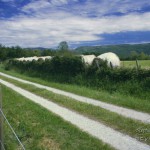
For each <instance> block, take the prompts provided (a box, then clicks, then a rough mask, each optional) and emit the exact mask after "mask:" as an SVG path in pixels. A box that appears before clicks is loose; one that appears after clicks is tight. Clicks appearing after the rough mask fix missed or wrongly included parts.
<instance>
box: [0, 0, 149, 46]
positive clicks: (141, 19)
mask: <svg viewBox="0 0 150 150" xmlns="http://www.w3.org/2000/svg"><path fill="white" fill-rule="evenodd" d="M3 1H12V0H3ZM148 2H149V0H143V1H136V2H135V0H132V1H131V0H124V1H121V0H115V1H114V0H107V1H106V0H97V1H96V0H87V1H86V2H84V3H83V4H82V5H81V3H80V4H79V3H78V0H32V2H30V3H29V4H27V5H25V6H24V7H22V8H20V9H21V12H26V13H27V15H23V14H22V13H20V15H18V16H14V17H12V18H10V19H9V20H4V19H3V20H0V29H1V30H0V43H3V44H6V45H9V46H11V45H20V46H23V47H29V46H30V47H35V46H43V47H51V46H56V45H57V44H58V43H59V42H61V41H64V40H66V41H69V42H71V43H77V42H86V41H95V40H101V39H102V37H100V36H99V35H100V34H104V33H109V34H113V33H117V32H126V31H150V21H148V20H150V13H143V14H140V13H135V12H134V10H140V9H141V8H142V7H143V6H145V5H149V4H148ZM115 12H121V13H125V14H124V16H114V15H110V16H107V17H104V15H106V14H112V13H115ZM127 12H130V13H127ZM90 15H96V16H97V17H95V18H91V17H89V16H90Z"/></svg>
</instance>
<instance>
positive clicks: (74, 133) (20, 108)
mask: <svg viewBox="0 0 150 150" xmlns="http://www.w3.org/2000/svg"><path fill="white" fill-rule="evenodd" d="M2 92H3V111H4V113H5V114H6V116H7V118H8V120H9V121H10V123H11V125H12V126H13V128H14V129H15V131H16V133H17V134H18V136H19V138H20V139H21V141H22V142H23V144H24V145H25V147H26V149H30V150H31V149H32V150H45V149H47V150H48V149H53V150H60V149H62V150H85V149H86V150H91V149H92V150H100V149H102V150H112V149H113V148H111V147H110V146H109V145H107V144H104V143H103V142H101V141H99V140H97V139H96V138H94V137H91V136H90V135H88V134H87V133H85V132H82V131H80V130H79V129H78V128H76V127H75V126H73V125H71V124H69V123H68V122H66V121H64V120H63V119H61V118H60V117H58V116H56V115H54V114H53V113H51V112H49V111H48V110H46V109H44V108H43V107H41V106H39V105H37V104H34V103H33V102H31V101H30V100H28V99H26V98H24V97H23V96H21V95H20V94H18V93H16V92H14V91H13V90H11V89H9V88H6V87H5V86H2ZM4 125H5V126H4V127H5V128H4V129H5V130H4V133H5V139H4V140H5V148H6V149H7V150H16V149H20V147H19V146H18V145H17V144H16V143H17V142H16V141H15V140H14V136H13V135H12V134H11V132H10V131H9V129H8V127H7V125H6V124H5V123H4Z"/></svg>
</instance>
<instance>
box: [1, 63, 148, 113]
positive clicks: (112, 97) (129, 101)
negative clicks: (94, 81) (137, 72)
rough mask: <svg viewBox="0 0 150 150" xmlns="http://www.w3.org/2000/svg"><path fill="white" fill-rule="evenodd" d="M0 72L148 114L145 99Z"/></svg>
mask: <svg viewBox="0 0 150 150" xmlns="http://www.w3.org/2000/svg"><path fill="white" fill-rule="evenodd" d="M0 71H1V72H3V73H6V74H9V75H12V76H15V77H18V78H21V79H24V80H28V81H31V82H35V83H39V84H42V85H46V86H50V87H54V88H58V89H61V90H65V91H68V92H72V93H75V94H78V95H82V96H87V97H90V98H94V99H97V100H101V101H104V102H107V103H111V104H115V105H118V106H122V107H126V108H131V109H134V110H137V111H143V112H147V113H150V101H149V100H146V99H139V98H135V97H131V96H129V95H123V94H120V93H119V92H116V93H113V94H110V93H109V92H107V91H100V90H99V91H98V90H93V89H90V88H87V87H83V86H77V85H71V84H62V83H55V82H49V81H46V80H43V79H40V78H37V77H29V76H26V75H24V74H19V73H17V72H15V71H13V70H11V71H5V70H4V69H3V66H0Z"/></svg>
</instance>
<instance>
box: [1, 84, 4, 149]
mask: <svg viewBox="0 0 150 150" xmlns="http://www.w3.org/2000/svg"><path fill="white" fill-rule="evenodd" d="M3 142H4V141H3V115H2V89H1V86H0V150H3Z"/></svg>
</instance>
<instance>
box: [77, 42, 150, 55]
mask: <svg viewBox="0 0 150 150" xmlns="http://www.w3.org/2000/svg"><path fill="white" fill-rule="evenodd" d="M75 50H76V52H78V53H95V54H101V53H105V52H110V51H111V52H114V53H116V54H118V55H119V56H120V57H128V56H129V55H130V54H131V52H132V51H136V52H137V53H141V52H144V53H145V54H148V55H150V43H147V44H134V45H130V44H122V45H107V46H82V47H78V48H76V49H75Z"/></svg>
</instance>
